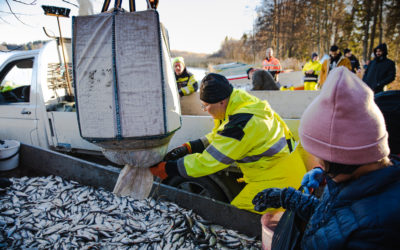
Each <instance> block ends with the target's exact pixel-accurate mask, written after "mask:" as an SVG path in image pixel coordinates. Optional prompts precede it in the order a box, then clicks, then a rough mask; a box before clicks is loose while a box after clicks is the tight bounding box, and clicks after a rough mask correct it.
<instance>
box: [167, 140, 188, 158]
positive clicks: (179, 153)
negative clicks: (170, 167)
mask: <svg viewBox="0 0 400 250" xmlns="http://www.w3.org/2000/svg"><path fill="white" fill-rule="evenodd" d="M191 153H192V149H191V147H190V145H189V144H188V143H184V144H182V146H179V147H177V148H174V149H172V150H171V151H169V152H168V153H167V155H166V156H165V157H164V161H175V160H178V159H179V158H182V157H184V156H185V155H187V154H191Z"/></svg>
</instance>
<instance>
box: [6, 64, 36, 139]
mask: <svg viewBox="0 0 400 250" xmlns="http://www.w3.org/2000/svg"><path fill="white" fill-rule="evenodd" d="M33 66H34V57H31V58H25V59H16V60H14V61H9V62H8V63H7V64H6V65H5V66H4V67H3V69H2V70H1V72H0V124H1V126H0V139H15V140H18V141H20V142H23V143H27V144H31V145H37V144H38V135H37V123H38V122H37V118H36V100H35V98H34V97H35V95H33V93H31V92H32V91H33V90H34V89H35V88H34V86H33V84H34V83H35V82H36V81H34V80H33V79H34V74H33V72H34V70H33ZM31 90H32V91H31Z"/></svg>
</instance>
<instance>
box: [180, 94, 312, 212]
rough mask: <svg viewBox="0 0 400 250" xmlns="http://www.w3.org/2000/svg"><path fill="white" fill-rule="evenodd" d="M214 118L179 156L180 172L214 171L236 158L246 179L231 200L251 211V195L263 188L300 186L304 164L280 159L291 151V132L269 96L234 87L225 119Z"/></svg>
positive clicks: (200, 173) (193, 174) (194, 174)
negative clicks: (209, 129)
mask: <svg viewBox="0 0 400 250" xmlns="http://www.w3.org/2000/svg"><path fill="white" fill-rule="evenodd" d="M214 123H215V126H214V128H213V130H212V132H211V133H209V134H207V135H206V136H205V138H202V139H199V140H197V141H193V142H190V144H191V148H192V152H193V154H190V155H187V156H185V157H183V158H180V159H179V160H178V161H177V167H178V171H179V174H180V175H181V176H183V177H202V176H206V175H210V174H213V173H215V172H218V171H220V170H222V169H224V168H227V167H229V166H230V165H232V163H234V162H236V163H237V166H238V167H239V168H240V169H241V171H242V173H243V177H244V181H245V182H246V183H247V185H246V187H245V188H244V189H243V190H242V192H241V193H240V194H239V195H238V196H237V197H236V198H235V199H234V200H233V201H232V202H231V204H232V205H234V206H237V207H238V208H242V209H246V210H250V211H252V212H255V211H254V206H253V204H252V202H251V201H252V199H253V198H254V196H255V195H256V194H257V193H258V192H260V191H262V190H264V189H265V188H269V187H278V188H283V187H288V186H292V187H295V188H298V187H299V185H300V182H301V179H302V176H303V175H304V173H305V167H304V165H302V164H300V165H299V166H292V165H293V164H289V165H290V166H281V165H280V164H278V163H279V162H280V161H281V160H282V159H283V158H286V157H288V156H289V153H290V152H289V148H288V144H287V139H289V140H290V136H291V134H290V131H289V129H288V128H287V126H286V124H285V123H284V122H283V120H282V119H281V118H280V117H279V115H278V114H276V113H275V112H274V111H273V110H272V109H271V107H270V105H269V104H268V102H267V101H261V100H259V99H258V98H257V97H255V96H252V95H250V94H248V93H247V92H246V91H243V90H238V89H234V90H233V92H232V94H231V96H230V99H229V103H228V106H227V109H226V114H225V119H224V120H214Z"/></svg>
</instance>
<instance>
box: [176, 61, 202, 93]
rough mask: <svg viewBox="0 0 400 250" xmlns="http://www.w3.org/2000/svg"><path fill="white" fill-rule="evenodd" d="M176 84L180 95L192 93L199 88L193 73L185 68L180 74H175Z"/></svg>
mask: <svg viewBox="0 0 400 250" xmlns="http://www.w3.org/2000/svg"><path fill="white" fill-rule="evenodd" d="M175 80H176V84H177V85H178V91H179V95H180V96H184V95H190V94H191V93H194V92H196V91H197V89H198V88H199V86H198V83H197V81H196V79H195V77H194V75H193V74H192V73H190V72H188V71H187V70H186V68H185V70H184V71H183V72H182V74H181V75H179V76H178V75H176V74H175Z"/></svg>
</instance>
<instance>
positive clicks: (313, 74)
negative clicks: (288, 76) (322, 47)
mask: <svg viewBox="0 0 400 250" xmlns="http://www.w3.org/2000/svg"><path fill="white" fill-rule="evenodd" d="M320 72H321V63H320V62H319V61H318V54H317V53H315V52H314V53H312V55H311V60H310V61H308V62H307V63H306V64H305V65H304V67H303V73H304V90H318V76H319V74H320Z"/></svg>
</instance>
